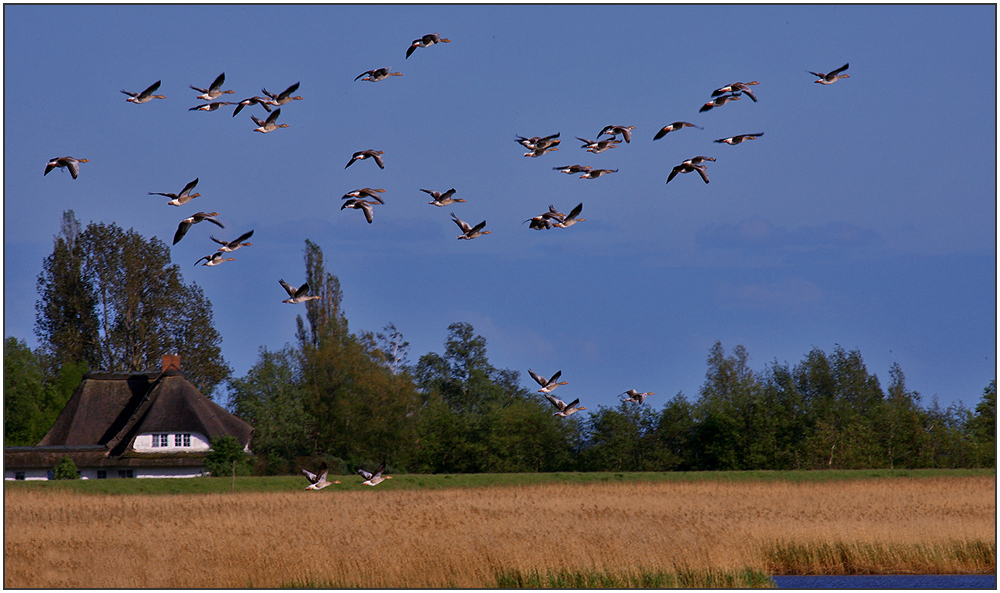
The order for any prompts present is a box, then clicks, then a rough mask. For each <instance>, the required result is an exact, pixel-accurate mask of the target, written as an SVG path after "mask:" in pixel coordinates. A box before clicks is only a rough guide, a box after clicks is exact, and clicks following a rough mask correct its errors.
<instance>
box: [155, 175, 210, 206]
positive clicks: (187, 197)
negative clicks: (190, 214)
mask: <svg viewBox="0 0 1000 593" xmlns="http://www.w3.org/2000/svg"><path fill="white" fill-rule="evenodd" d="M196 185H198V178H197V177H195V179H194V181H191V182H189V183H188V184H187V185H185V186H184V189H182V190H181V193H179V194H165V193H163V192H158V191H151V192H149V195H151V196H164V197H167V198H170V201H169V202H167V205H168V206H180V205H181V204H187V203H188V202H190V201H191V200H193V199H195V198H197V197H198V196H200V195H201V194H192V193H191V190H192V189H194V186H196Z"/></svg>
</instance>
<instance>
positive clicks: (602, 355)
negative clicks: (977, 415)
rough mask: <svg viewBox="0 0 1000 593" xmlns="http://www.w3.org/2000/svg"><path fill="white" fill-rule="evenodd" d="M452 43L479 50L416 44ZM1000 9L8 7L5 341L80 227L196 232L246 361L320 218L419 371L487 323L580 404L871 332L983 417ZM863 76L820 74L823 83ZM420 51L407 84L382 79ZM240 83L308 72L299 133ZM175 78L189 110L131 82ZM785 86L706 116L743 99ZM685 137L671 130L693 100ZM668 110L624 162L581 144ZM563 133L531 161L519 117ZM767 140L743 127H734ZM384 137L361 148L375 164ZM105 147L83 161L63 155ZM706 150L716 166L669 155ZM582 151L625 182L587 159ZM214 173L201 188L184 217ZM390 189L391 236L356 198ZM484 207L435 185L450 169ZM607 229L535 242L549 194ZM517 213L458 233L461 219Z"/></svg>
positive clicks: (274, 344) (406, 72)
mask: <svg viewBox="0 0 1000 593" xmlns="http://www.w3.org/2000/svg"><path fill="white" fill-rule="evenodd" d="M434 32H436V33H440V34H441V35H442V36H443V37H447V38H450V39H451V40H452V42H451V43H448V44H439V45H435V46H433V47H430V48H423V49H418V50H417V51H416V52H415V53H414V54H413V55H412V56H411V57H410V58H409V59H404V55H405V52H406V49H407V47H408V46H409V44H410V42H411V41H412V40H413V39H415V38H417V37H419V36H421V35H423V34H425V33H434ZM995 58H996V8H995V6H993V5H980V6H925V5H916V6H891V5H890V6H864V5H846V6H782V5H772V6H734V5H728V6H697V5H694V6H670V5H667V6H650V5H631V6H591V5H585V6H580V5H577V6H564V5H548V6H530V5H528V6H524V5H502V6H449V5H436V6H416V5H402V6H401V5H391V6H388V5H367V6H337V5H334V6H315V5H306V6H291V7H285V6H259V5H247V6H239V5H237V6H232V5H228V6H227V5H223V6H208V7H206V6H189V5H180V6H148V5H140V6H114V5H112V6H65V5H49V6H13V5H5V6H4V84H5V88H6V93H5V95H4V98H5V101H4V148H5V165H6V167H5V169H4V191H5V199H4V239H3V240H4V335H5V336H15V337H17V338H20V339H24V340H27V341H28V343H29V344H30V345H32V346H35V345H37V342H36V339H35V337H34V332H33V328H34V303H35V300H36V299H37V293H36V287H35V280H36V277H37V275H38V273H39V272H40V271H41V266H42V260H43V259H44V258H45V257H46V256H47V255H48V254H49V253H51V250H52V238H53V236H54V235H55V234H56V233H57V232H58V230H59V222H60V218H61V214H62V212H63V211H64V210H66V209H73V210H74V211H75V213H76V216H77V218H78V219H79V220H80V221H81V223H82V224H84V225H86V224H87V223H89V222H91V221H95V222H96V221H100V222H106V223H111V222H114V223H115V224H117V225H119V226H121V227H124V228H134V229H135V230H136V231H137V232H139V233H140V234H142V235H143V236H145V237H152V236H156V237H158V238H160V239H162V240H164V241H165V242H167V243H168V244H169V242H170V240H171V238H172V235H173V232H174V230H175V229H176V227H177V223H178V222H179V221H180V220H181V219H182V218H184V217H186V216H189V215H190V214H192V213H194V212H196V211H209V212H212V211H217V212H219V213H220V214H219V219H220V220H221V221H222V222H223V223H224V224H225V225H226V229H225V230H222V229H218V228H217V227H212V228H206V227H208V226H210V225H207V224H203V225H197V226H195V227H193V228H192V229H191V231H190V232H189V233H188V235H187V236H186V237H185V238H184V240H183V241H181V242H180V243H178V244H177V245H176V246H174V247H173V248H172V257H173V261H174V262H175V263H177V264H179V265H180V267H181V270H182V273H183V277H184V280H185V281H186V282H192V281H193V282H195V283H197V284H198V285H199V286H201V287H202V288H203V289H204V291H205V294H206V296H207V297H208V298H209V299H210V300H211V302H212V304H213V309H214V319H215V325H216V328H217V329H218V330H219V331H220V332H221V334H222V336H223V344H222V350H223V354H224V356H225V358H226V360H227V361H228V362H229V363H230V365H231V366H232V368H233V370H234V372H235V374H236V376H241V375H243V374H245V373H246V371H247V370H248V369H249V368H250V367H251V366H252V365H253V364H254V363H255V362H256V361H257V357H258V349H259V348H260V347H261V346H266V347H268V348H272V349H274V348H280V347H281V346H282V345H283V344H285V343H286V342H293V341H294V331H295V317H296V315H298V314H304V308H303V306H292V305H287V304H283V303H282V302H281V301H282V300H283V299H284V298H286V297H285V293H284V291H283V290H282V289H281V287H280V286H279V285H278V279H279V278H284V279H285V280H287V281H289V282H290V283H292V284H298V283H300V282H302V281H303V280H304V274H305V272H304V264H303V259H302V255H303V248H304V241H305V239H307V238H309V239H311V240H313V241H315V242H316V243H318V244H319V245H320V246H321V247H322V248H323V251H324V256H325V260H326V262H327V267H328V270H329V271H331V272H332V273H334V274H336V275H337V276H338V278H339V279H340V282H341V286H342V288H343V291H344V302H343V306H344V311H345V313H346V315H347V318H348V320H349V323H350V328H351V330H352V331H360V330H370V331H379V330H381V328H382V327H383V326H385V325H386V324H387V323H389V322H392V323H394V324H395V325H396V327H397V328H398V329H399V330H400V331H401V332H402V333H403V336H404V338H405V339H407V340H408V341H409V342H410V345H411V347H410V360H411V362H416V360H417V358H419V356H420V355H422V354H425V353H427V352H431V351H434V352H442V351H443V347H444V346H443V343H444V339H445V336H446V334H447V326H448V325H449V324H450V323H453V322H456V321H465V322H469V323H471V324H472V325H473V327H474V328H475V330H476V332H477V333H479V334H481V335H483V336H484V337H486V339H487V348H488V354H489V357H490V361H491V363H493V365H494V366H497V367H500V368H511V369H516V370H519V371H521V373H522V379H523V383H524V385H525V386H526V387H532V385H531V383H530V381H531V379H530V377H528V375H527V370H528V369H529V368H531V369H533V370H535V371H537V372H539V373H541V374H543V375H551V374H553V373H555V372H556V371H557V370H562V373H563V376H562V379H564V380H567V381H569V385H567V386H565V387H562V388H560V394H562V396H563V397H564V399H565V397H570V398H575V397H579V398H580V399H581V403H582V404H583V405H586V406H588V407H589V408H591V409H596V408H597V407H598V406H599V405H605V406H611V405H615V404H616V403H617V401H618V400H617V397H616V396H617V395H618V394H619V393H621V392H623V391H625V390H626V389H629V388H633V387H634V388H636V389H639V390H640V391H654V392H655V393H656V395H655V396H653V397H652V398H650V399H649V400H647V401H648V402H649V403H650V404H652V405H653V406H654V407H657V408H658V407H660V406H661V405H662V404H663V403H664V402H665V401H667V400H668V399H670V398H671V397H673V396H674V395H675V394H677V393H678V392H683V393H684V395H685V396H686V397H687V398H688V399H689V400H692V401H693V400H694V399H695V398H696V397H697V393H698V389H699V387H700V386H701V384H702V382H703V380H704V376H705V371H706V364H705V361H706V358H707V356H708V351H709V348H710V347H711V346H712V344H713V343H714V342H715V341H717V340H719V341H721V342H722V344H723V346H724V347H725V348H726V349H727V352H728V351H730V350H731V349H732V348H733V347H734V346H736V345H738V344H742V345H743V346H745V347H746V348H747V350H748V352H749V354H750V357H751V359H750V364H751V367H752V368H754V369H755V370H761V369H763V368H764V367H765V365H767V364H768V363H770V362H772V361H778V362H782V363H783V362H788V363H790V364H792V365H794V364H796V363H798V362H799V361H801V360H802V359H803V358H804V357H805V355H806V353H807V352H809V350H811V349H812V348H814V347H816V348H820V349H822V350H823V351H825V352H827V353H830V352H832V351H833V349H834V348H835V347H836V346H837V345H840V346H842V347H844V348H846V349H858V350H859V351H860V352H861V354H862V356H863V357H864V360H865V362H866V365H867V367H868V369H869V371H870V372H874V373H876V374H877V375H878V376H879V378H880V379H881V380H882V383H883V386H885V385H886V384H887V382H888V370H889V368H890V366H891V365H892V364H893V363H894V362H896V363H899V364H900V366H901V367H902V369H903V371H904V373H905V375H906V378H907V386H908V388H909V389H911V390H915V391H918V392H919V393H920V394H921V395H922V396H923V398H924V403H925V404H927V403H929V402H930V398H931V397H933V396H937V397H938V399H939V401H940V402H941V404H942V405H948V404H950V403H953V402H959V401H960V402H963V403H964V404H965V405H967V406H974V405H975V403H976V402H977V401H978V400H979V398H980V396H981V394H982V390H983V388H984V387H985V386H986V385H987V384H988V383H989V381H990V380H992V379H993V378H994V377H995V376H996V220H997V218H996V195H997V192H996V140H995V138H996V90H995V83H996V78H995V72H996V61H995ZM845 62H849V63H850V68H849V69H848V70H847V71H846V73H847V74H849V75H850V78H848V79H845V80H841V81H838V82H837V83H836V84H833V85H830V86H823V85H819V84H814V82H813V80H814V77H812V76H811V75H810V74H808V72H807V71H808V70H811V71H816V72H829V71H830V70H833V69H835V68H838V67H840V66H841V65H843V64H844V63H845ZM383 66H389V67H391V68H392V70H393V71H400V72H402V73H403V76H400V77H392V78H389V79H388V80H385V81H382V82H378V83H369V82H362V81H357V82H355V81H354V78H355V77H356V76H357V75H358V74H360V73H361V72H364V71H366V70H370V69H373V68H379V67H383ZM221 72H225V73H226V84H225V88H227V89H234V90H235V91H236V92H235V94H231V95H227V96H226V97H225V98H226V99H227V100H235V101H239V100H240V99H243V98H246V97H250V96H253V95H259V94H261V93H260V89H261V87H266V88H267V89H268V90H270V91H273V92H280V91H281V90H284V89H285V88H286V87H287V86H289V85H291V84H292V83H294V82H301V86H300V88H299V90H298V92H297V93H296V94H298V95H301V96H303V97H304V100H302V101H295V102H293V103H292V104H289V105H286V106H285V107H284V108H283V109H282V114H281V118H280V119H279V121H278V123H286V124H288V125H289V127H288V128H282V129H280V130H277V131H275V132H273V133H270V134H266V135H265V134H259V133H254V132H252V129H253V128H254V127H255V125H254V124H253V122H252V121H251V120H250V115H251V114H254V115H257V116H258V117H260V116H261V115H263V109H262V108H261V107H259V106H254V107H249V108H247V109H245V110H244V111H243V112H241V113H240V114H239V115H238V116H237V117H235V118H234V117H231V115H232V107H224V108H222V109H220V110H218V111H215V112H210V113H204V112H197V111H195V112H191V111H188V108H190V107H193V106H195V105H198V104H200V103H201V101H199V100H197V99H195V96H196V95H197V94H198V93H197V92H196V91H193V90H191V89H189V88H188V85H194V86H199V87H205V86H207V85H209V84H210V83H211V82H212V80H214V79H215V77H216V76H217V75H218V74H219V73H221ZM156 80H162V81H163V82H162V86H161V87H160V89H159V91H158V93H161V94H164V95H166V96H167V99H166V100H154V101H152V102H150V103H147V104H143V105H133V104H129V103H126V102H125V98H126V97H125V95H122V94H121V93H119V90H120V89H126V90H131V91H141V90H142V89H144V88H146V86H148V85H149V84H151V83H153V82H154V81H156ZM750 80H756V81H759V83H760V84H759V85H757V86H754V87H753V89H754V92H755V94H756V96H757V98H758V102H757V103H753V102H751V101H749V100H747V99H746V98H743V99H741V100H739V101H736V102H732V103H729V104H727V105H724V106H722V107H718V108H716V109H713V110H711V111H709V112H706V113H699V111H698V110H699V108H700V107H701V105H702V104H703V103H705V102H706V101H708V100H709V99H710V98H711V97H710V95H711V92H712V90H714V89H716V88H718V87H721V86H723V85H725V84H728V83H732V82H736V81H750ZM679 120H683V121H689V122H692V123H695V124H697V125H699V126H702V127H703V128H704V129H703V130H698V129H695V128H686V129H683V130H679V131H676V132H672V133H670V134H668V135H667V136H666V137H664V138H663V139H661V140H657V141H655V142H654V141H653V140H652V138H653V136H654V134H655V133H656V132H657V131H658V130H659V129H660V128H661V127H662V126H664V125H666V124H668V123H671V122H674V121H679ZM608 124H619V125H632V126H635V128H636V129H635V130H634V131H633V138H632V142H631V143H630V144H621V145H619V146H618V147H617V148H614V149H611V150H608V151H606V152H603V153H601V154H596V155H595V154H590V153H587V152H585V151H584V150H583V149H582V148H580V143H579V142H577V140H576V139H575V137H577V136H579V137H582V138H590V139H593V138H596V136H597V134H598V132H599V131H600V130H601V129H602V128H603V127H604V126H605V125H608ZM556 132H559V133H560V134H561V139H562V143H561V144H560V145H559V151H557V152H554V153H550V154H546V155H544V156H541V157H539V158H524V157H523V156H522V154H523V153H524V150H523V149H522V147H521V146H519V145H517V144H515V142H514V138H515V135H518V134H519V135H524V136H545V135H548V134H553V133H556ZM758 132H763V133H764V135H763V136H762V137H761V138H759V139H757V140H753V141H749V142H744V143H743V144H740V145H737V146H728V145H725V144H717V143H714V142H713V140H715V139H718V138H724V137H727V136H732V135H735V134H743V133H758ZM367 148H373V149H376V150H382V151H384V152H385V155H384V156H385V163H386V166H385V169H384V170H379V169H378V168H377V167H376V165H375V164H374V163H373V162H372V161H370V160H369V161H365V162H360V163H356V164H355V165H353V166H352V167H350V168H345V167H344V165H345V164H346V163H347V162H348V161H349V159H350V157H351V154H352V153H354V152H355V151H358V150H363V149H367ZM65 155H71V156H74V157H78V158H88V159H90V162H89V163H85V164H83V165H82V166H81V168H82V171H81V174H80V178H79V179H77V180H75V181H74V180H72V179H71V178H70V176H69V174H68V173H67V172H65V171H63V170H57V171H54V172H53V173H51V174H49V175H48V176H45V177H43V175H42V172H43V170H44V167H45V163H46V161H48V159H50V158H52V157H56V156H65ZM695 155H707V156H712V157H715V158H716V159H717V160H716V161H715V162H709V163H707V165H708V169H707V172H708V175H709V178H710V179H711V183H710V184H707V185H706V184H704V183H703V182H702V181H701V180H700V179H699V178H698V176H697V175H679V176H678V177H676V178H675V179H674V180H672V181H671V182H670V184H669V185H666V184H665V183H664V182H665V180H666V176H667V174H668V173H669V172H670V170H671V168H672V167H673V166H674V165H676V164H678V163H680V162H681V161H682V160H684V159H687V158H690V157H692V156H695ZM574 163H579V164H582V165H591V166H593V167H595V168H609V169H619V172H618V173H615V174H612V175H605V176H604V177H601V178H599V179H594V180H584V179H579V178H577V177H578V176H570V175H566V174H563V173H559V172H557V171H554V170H553V167H557V166H565V165H570V164H574ZM195 177H198V178H199V179H200V180H201V181H200V183H199V185H198V187H197V189H196V191H198V192H200V193H201V197H199V198H197V199H195V200H194V201H193V202H190V203H188V204H187V205H185V206H183V207H180V208H175V207H172V206H167V205H166V204H165V203H164V202H165V201H166V198H161V197H160V196H149V195H147V192H151V191H157V192H177V191H179V190H180V189H181V188H182V187H183V186H184V184H186V183H187V182H188V181H190V180H192V179H194V178H195ZM366 186H367V187H376V188H385V189H386V192H385V193H384V194H383V196H384V199H385V201H386V204H385V205H384V206H377V207H376V208H375V222H374V224H372V225H368V224H366V223H365V221H364V217H363V216H362V214H361V213H360V212H357V211H354V210H345V211H341V210H339V208H340V205H341V200H340V196H342V195H343V194H344V193H346V192H348V191H350V190H353V189H356V188H361V187H366ZM451 187H454V188H456V189H457V193H456V197H460V198H464V199H466V200H467V201H466V202H465V203H461V204H455V205H453V206H449V207H445V208H437V207H434V206H431V205H429V204H427V202H428V200H429V198H428V196H427V195H426V194H424V193H422V192H421V191H420V189H421V188H425V189H433V190H438V191H444V190H447V189H449V188H451ZM581 202H582V203H583V204H584V209H583V213H582V215H581V216H582V217H584V218H586V219H587V220H586V221H585V222H583V223H581V224H577V225H575V226H573V227H572V228H569V229H553V230H548V231H533V230H530V229H528V228H527V225H525V224H523V221H524V220H525V219H527V218H530V217H531V216H535V215H537V214H540V213H541V212H543V211H545V210H546V209H547V207H548V205H549V204H553V205H555V206H556V207H557V208H558V209H560V210H562V211H563V212H568V211H569V210H570V209H572V208H573V206H575V205H576V204H578V203H581ZM450 212H455V213H456V214H457V215H458V216H459V217H461V218H463V219H464V220H467V221H469V222H470V223H472V224H476V223H478V222H479V221H481V220H484V219H485V220H487V227H486V228H487V229H488V230H491V231H492V232H491V234H490V235H488V236H485V237H480V238H478V239H475V240H473V241H458V240H456V236H457V235H458V234H459V230H458V227H456V226H455V224H454V223H453V222H452V221H451V220H450V217H449V213H450ZM249 229H254V230H255V234H254V237H253V239H252V242H253V244H254V245H253V246H252V247H249V248H244V249H241V250H240V251H237V252H236V253H235V257H236V261H234V262H228V263H226V264H224V265H221V266H217V267H214V268H207V267H202V266H197V267H195V266H193V265H192V264H193V263H194V262H195V260H197V259H198V258H199V257H201V256H203V255H206V254H207V253H210V252H212V251H214V249H215V244H214V243H212V242H211V241H210V240H209V238H208V236H209V234H215V235H216V236H217V237H220V236H224V237H228V238H230V239H232V238H235V237H236V236H238V235H239V234H241V233H243V232H244V231H246V230H249Z"/></svg>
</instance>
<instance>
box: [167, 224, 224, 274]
mask: <svg viewBox="0 0 1000 593" xmlns="http://www.w3.org/2000/svg"><path fill="white" fill-rule="evenodd" d="M218 215H219V213H218V212H195V213H194V214H193V215H191V216H189V217H187V218H185V219H184V220H182V221H181V223H180V224H179V225H177V232H176V233H174V243H173V244H174V245H177V242H178V241H180V240H181V239H183V238H184V235H185V234H187V232H188V229H189V228H191V225H193V224H198V223H199V222H201V221H203V220H207V221H208V222H211V223H212V224H216V225H218V226H219V228H225V227H224V226H223V225H222V223H221V222H219V221H218V220H216V219H215V217H216V216H218ZM220 263H221V262H220ZM213 265H214V264H213Z"/></svg>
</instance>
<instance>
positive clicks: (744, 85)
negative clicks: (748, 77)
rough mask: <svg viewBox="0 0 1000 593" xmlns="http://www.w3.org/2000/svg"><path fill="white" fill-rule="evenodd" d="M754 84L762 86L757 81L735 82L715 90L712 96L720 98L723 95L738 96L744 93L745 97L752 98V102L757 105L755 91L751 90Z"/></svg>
mask: <svg viewBox="0 0 1000 593" xmlns="http://www.w3.org/2000/svg"><path fill="white" fill-rule="evenodd" d="M754 84H760V83H759V82H757V81H756V80H753V81H750V82H734V83H733V84H727V85H726V86H724V87H721V88H717V89H715V90H714V91H712V96H713V97H718V96H719V95H723V94H725V93H731V94H733V95H738V94H740V93H743V94H744V95H746V96H748V97H750V100H751V101H753V102H754V103H756V102H757V97H755V96H754V94H753V91H751V90H750V85H754Z"/></svg>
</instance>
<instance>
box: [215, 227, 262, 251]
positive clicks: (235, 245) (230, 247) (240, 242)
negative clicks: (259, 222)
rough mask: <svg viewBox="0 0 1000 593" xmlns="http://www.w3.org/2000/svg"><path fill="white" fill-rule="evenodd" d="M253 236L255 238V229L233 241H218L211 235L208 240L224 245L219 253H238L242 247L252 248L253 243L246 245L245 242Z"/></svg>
mask: <svg viewBox="0 0 1000 593" xmlns="http://www.w3.org/2000/svg"><path fill="white" fill-rule="evenodd" d="M252 236H253V229H251V230H250V231H248V232H246V233H243V234H242V235H240V236H239V237H237V238H236V239H233V240H232V241H223V240H221V239H216V238H215V237H213V236H211V235H209V237H208V238H209V239H211V240H213V241H215V242H216V243H218V244H219V245H222V247H219V251H222V252H230V251H236V250H237V249H239V248H240V247H250V246H252V245H253V243H244V241H246V240H247V239H249V238H250V237H252Z"/></svg>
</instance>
